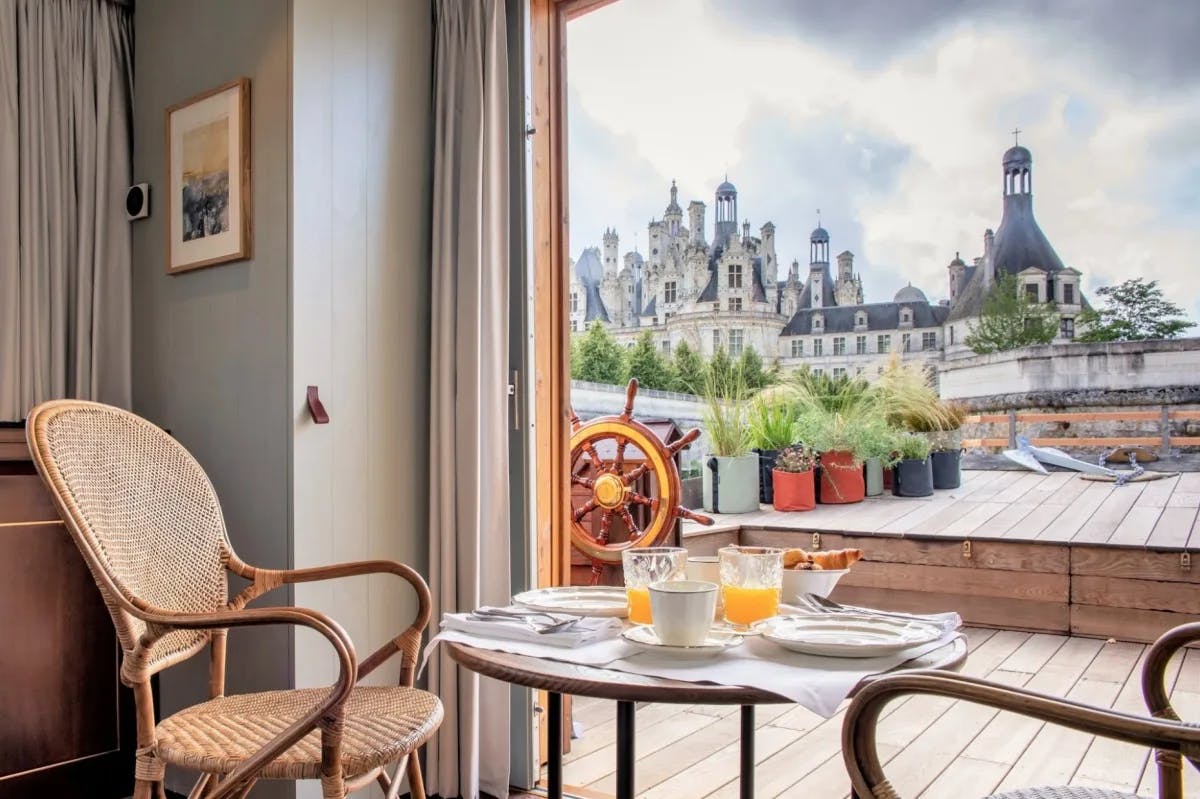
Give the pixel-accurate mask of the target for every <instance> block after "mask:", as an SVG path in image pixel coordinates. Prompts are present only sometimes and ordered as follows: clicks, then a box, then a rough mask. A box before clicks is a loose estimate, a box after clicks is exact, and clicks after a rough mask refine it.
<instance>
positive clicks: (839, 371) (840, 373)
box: [833, 366, 846, 380]
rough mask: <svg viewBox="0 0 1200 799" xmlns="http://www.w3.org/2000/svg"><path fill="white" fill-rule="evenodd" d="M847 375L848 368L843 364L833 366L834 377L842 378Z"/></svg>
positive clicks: (836, 378) (835, 378)
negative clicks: (842, 365)
mask: <svg viewBox="0 0 1200 799" xmlns="http://www.w3.org/2000/svg"><path fill="white" fill-rule="evenodd" d="M845 376H846V370H845V369H844V368H843V367H841V366H835V367H833V379H834V380H840V379H842V378H843V377H845Z"/></svg>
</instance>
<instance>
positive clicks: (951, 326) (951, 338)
mask: <svg viewBox="0 0 1200 799" xmlns="http://www.w3.org/2000/svg"><path fill="white" fill-rule="evenodd" d="M950 343H951V344H953V343H954V325H950Z"/></svg>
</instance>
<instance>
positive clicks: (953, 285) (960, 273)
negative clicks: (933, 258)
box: [946, 252, 967, 302]
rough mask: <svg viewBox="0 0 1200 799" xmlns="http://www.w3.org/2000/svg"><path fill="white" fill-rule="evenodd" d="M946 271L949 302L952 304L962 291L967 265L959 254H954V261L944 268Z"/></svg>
mask: <svg viewBox="0 0 1200 799" xmlns="http://www.w3.org/2000/svg"><path fill="white" fill-rule="evenodd" d="M946 271H947V273H948V274H949V278H950V302H954V301H955V300H956V299H958V295H959V292H961V291H962V287H963V278H964V277H966V274H967V265H966V263H965V262H964V261H963V259H962V256H961V255H960V254H959V253H957V252H956V253H954V260H953V261H951V262H950V265H949V266H947V267H946Z"/></svg>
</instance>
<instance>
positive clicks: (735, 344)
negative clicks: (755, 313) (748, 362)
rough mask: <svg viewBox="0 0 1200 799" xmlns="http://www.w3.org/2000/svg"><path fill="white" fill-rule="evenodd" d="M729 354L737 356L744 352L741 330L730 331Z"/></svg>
mask: <svg viewBox="0 0 1200 799" xmlns="http://www.w3.org/2000/svg"><path fill="white" fill-rule="evenodd" d="M729 354H730V355H731V356H733V357H735V358H736V357H737V356H739V355H741V354H742V331H741V330H737V329H734V330H730V331H729Z"/></svg>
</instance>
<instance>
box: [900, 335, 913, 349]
mask: <svg viewBox="0 0 1200 799" xmlns="http://www.w3.org/2000/svg"><path fill="white" fill-rule="evenodd" d="M911 348H912V333H902V334H900V349H901V350H902V351H904V352H908V351H909V350H910V349H911Z"/></svg>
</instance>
